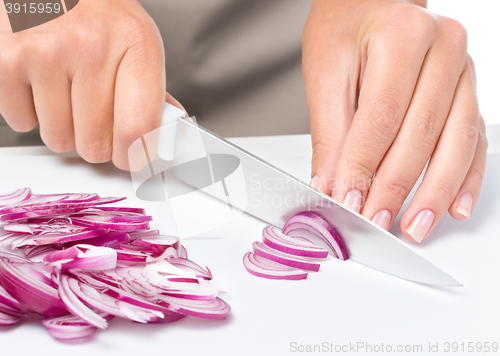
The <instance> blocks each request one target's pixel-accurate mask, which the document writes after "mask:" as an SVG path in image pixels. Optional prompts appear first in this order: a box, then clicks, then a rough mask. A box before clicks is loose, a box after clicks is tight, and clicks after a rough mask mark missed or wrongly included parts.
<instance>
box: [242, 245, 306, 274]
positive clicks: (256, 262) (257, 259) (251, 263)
mask: <svg viewBox="0 0 500 356" xmlns="http://www.w3.org/2000/svg"><path fill="white" fill-rule="evenodd" d="M243 265H244V266H245V268H246V270H247V271H248V272H250V273H251V274H253V275H255V276H257V277H263V278H269V279H289V280H299V279H306V278H307V272H304V271H302V270H301V269H298V268H293V267H288V266H285V265H282V264H280V263H276V262H274V261H271V260H268V259H267V258H264V257H261V256H259V255H256V254H255V253H253V252H251V251H248V252H247V253H246V254H245V256H244V257H243Z"/></svg>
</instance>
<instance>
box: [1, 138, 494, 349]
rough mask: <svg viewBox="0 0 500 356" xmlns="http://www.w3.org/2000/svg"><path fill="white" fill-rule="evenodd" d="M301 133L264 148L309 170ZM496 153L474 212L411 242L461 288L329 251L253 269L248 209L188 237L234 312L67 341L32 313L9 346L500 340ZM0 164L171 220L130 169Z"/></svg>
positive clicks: (293, 167)
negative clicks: (311, 267) (304, 262)
mask: <svg viewBox="0 0 500 356" xmlns="http://www.w3.org/2000/svg"><path fill="white" fill-rule="evenodd" d="M305 138H306V137H299V138H293V137H289V138H281V139H280V141H279V142H280V145H279V146H278V145H274V149H273V147H272V146H271V145H268V146H269V147H267V159H268V160H270V161H272V162H273V163H275V164H277V165H279V166H280V167H281V168H283V169H285V170H287V171H289V172H290V173H292V174H294V175H296V176H298V177H299V178H300V179H303V180H307V178H308V176H309V162H310V157H306V156H304V155H300V156H302V157H299V156H291V155H286V156H285V157H284V156H283V155H282V154H281V153H282V152H290V150H292V149H293V147H297V145H301V144H302V145H303V144H305V143H304V142H306V141H305ZM263 141H264V142H267V141H265V140H263ZM263 141H262V140H259V139H257V140H256V139H253V140H252V139H242V140H241V142H239V143H241V144H243V145H244V146H246V147H247V148H250V147H251V146H260V147H261V148H262V147H263V145H262V142H263ZM259 142H260V144H259ZM268 144H269V142H268ZM264 158H266V157H264ZM488 164H489V166H488V171H487V175H486V178H485V184H484V190H483V194H482V198H481V200H480V201H479V203H478V206H477V207H476V211H475V214H474V216H473V217H472V218H471V219H470V220H469V221H467V222H464V223H460V222H457V221H454V220H453V219H451V218H450V217H446V218H445V219H443V221H442V222H441V223H440V225H439V226H438V228H437V229H436V230H435V232H434V236H433V237H432V238H430V239H429V240H428V241H427V242H426V243H424V244H422V245H418V246H414V248H416V249H417V250H418V251H419V252H420V253H421V254H422V255H423V256H425V257H426V258H428V259H429V260H431V261H432V262H434V263H435V264H436V265H438V266H439V267H441V268H443V269H444V270H445V271H447V272H448V273H450V274H451V275H453V276H454V277H455V278H456V279H458V280H459V281H460V282H462V283H463V284H464V287H463V288H432V287H428V286H423V285H418V284H414V283H410V282H407V281H403V280H399V279H397V278H394V277H390V276H387V275H384V274H382V273H379V272H376V271H373V270H371V269H368V268H366V267H363V266H361V265H358V264H356V263H354V262H351V261H347V262H345V263H343V262H340V261H337V260H333V259H331V258H330V259H329V260H328V261H327V262H325V263H323V264H322V267H321V270H320V272H319V273H311V274H310V276H309V278H308V279H307V280H305V281H298V282H293V281H271V280H264V279H260V278H256V277H254V276H252V275H250V274H248V273H247V272H246V271H245V270H244V268H243V265H242V263H241V259H242V257H243V255H244V253H245V252H246V251H247V250H249V249H250V245H251V243H252V242H253V241H254V240H256V239H259V238H260V235H261V229H262V228H263V227H264V224H263V223H262V222H260V221H257V220H255V219H253V218H251V217H248V216H246V215H242V216H240V217H238V218H236V219H235V220H233V221H232V222H231V223H229V224H227V225H225V226H223V227H220V228H218V229H216V230H213V231H211V232H210V233H205V234H204V235H203V236H202V237H200V238H199V239H190V240H184V241H183V243H184V245H185V246H186V248H187V250H188V252H189V256H190V258H191V259H193V260H194V261H195V262H197V263H199V264H200V265H202V266H204V265H207V266H209V268H210V269H211V270H212V272H213V274H214V276H215V278H214V281H213V282H214V284H215V285H216V286H218V287H219V288H220V289H222V290H224V291H226V292H228V293H229V295H230V299H229V300H228V302H229V304H230V305H231V307H232V311H231V314H230V317H229V318H228V319H227V320H226V321H223V322H213V321H205V320H199V319H195V318H186V319H184V320H181V321H179V322H176V323H172V324H170V325H138V324H134V323H132V322H128V321H122V320H113V321H112V322H111V325H110V327H109V329H108V330H106V331H100V332H98V333H97V334H96V336H95V337H94V338H93V339H92V340H91V341H90V342H87V343H82V344H78V345H68V344H64V343H61V342H57V341H55V340H53V339H52V338H51V337H50V335H49V334H48V333H47V332H46V331H45V329H44V327H43V326H42V325H41V324H39V323H38V322H37V321H34V320H32V321H27V322H23V323H22V324H21V325H19V326H15V327H5V328H0V345H2V346H1V347H2V355H21V354H22V355H28V354H29V355H89V354H90V355H94V354H95V355H104V354H105V355H122V356H123V355H145V354H155V355H156V354H159V355H287V354H296V353H298V352H295V353H294V352H291V350H292V349H291V343H292V342H296V343H298V344H300V345H315V344H322V343H323V342H326V343H332V344H333V345H349V344H350V343H354V344H356V343H358V342H360V343H364V342H366V343H369V344H370V345H372V346H375V345H379V346H380V345H381V344H382V343H383V344H384V345H391V346H392V347H393V348H394V349H395V348H396V346H397V345H422V347H423V351H424V352H423V353H422V354H427V353H428V352H427V349H428V345H429V343H432V344H433V345H434V344H435V343H436V342H439V347H440V351H441V352H440V353H439V354H443V350H444V343H445V342H458V343H462V342H465V343H467V342H471V341H474V342H477V341H480V342H490V343H491V342H500V336H499V335H500V333H499V331H500V328H499V324H498V320H499V318H500V307H499V304H498V301H499V300H500V279H499V278H498V271H499V270H500V259H499V258H498V255H499V252H500V239H499V238H498V216H500V204H499V201H500V189H499V188H498V187H497V185H496V184H497V182H498V178H499V176H500V157H499V155H490V157H489V163H488ZM0 165H1V167H3V168H4V169H3V170H2V173H1V175H0V187H1V189H0V190H1V191H7V190H10V189H14V188H17V187H22V186H31V187H32V188H33V190H34V191H35V192H40V193H49V192H65V191H75V192H98V193H99V194H102V195H104V196H117V195H118V196H120V195H126V196H129V197H130V198H129V199H128V200H127V201H125V202H124V203H123V205H128V206H137V207H145V208H146V209H147V212H148V213H149V214H152V215H153V218H154V222H153V227H158V228H160V229H163V228H166V227H167V225H168V224H169V222H168V221H165V219H164V218H162V211H163V208H162V205H161V203H149V202H141V201H139V200H137V199H135V198H133V191H132V184H131V182H130V181H129V178H128V174H127V173H124V172H119V171H117V170H116V169H114V168H113V167H112V166H111V165H110V164H103V165H93V166H92V165H88V164H86V163H84V162H82V161H81V160H80V159H75V158H61V157H43V156H42V157H40V156H38V157H31V156H25V157H23V156H0ZM210 213H211V212H210V211H207V214H210ZM397 224H398V223H396V226H398V225H397ZM399 235H400V234H399ZM358 354H364V353H363V352H358ZM395 354H396V353H395ZM434 354H435V353H434ZM454 354H462V353H461V352H458V353H454ZM464 354H467V353H464ZM469 354H470V353H469Z"/></svg>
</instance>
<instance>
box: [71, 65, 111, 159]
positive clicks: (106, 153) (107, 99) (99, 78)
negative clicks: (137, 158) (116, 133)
mask: <svg viewBox="0 0 500 356" xmlns="http://www.w3.org/2000/svg"><path fill="white" fill-rule="evenodd" d="M104 57H105V56H104ZM93 58H94V59H93V60H89V61H88V62H86V63H82V64H80V66H79V69H78V71H77V72H76V74H75V75H74V77H73V80H72V88H71V102H72V111H73V126H74V132H75V146H76V150H77V152H78V154H79V155H80V156H81V157H82V158H83V159H85V160H86V161H88V162H90V163H103V162H107V161H109V160H110V159H111V155H112V148H113V103H114V78H115V76H116V70H115V69H114V68H113V62H112V61H110V62H107V63H105V62H104V60H103V59H102V58H103V57H101V59H97V58H99V57H97V56H96V57H93ZM115 68H116V67H115Z"/></svg>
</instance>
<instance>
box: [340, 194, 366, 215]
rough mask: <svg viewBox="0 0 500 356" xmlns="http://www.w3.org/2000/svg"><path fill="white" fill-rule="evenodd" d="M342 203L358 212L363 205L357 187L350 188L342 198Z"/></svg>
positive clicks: (361, 195)
mask: <svg viewBox="0 0 500 356" xmlns="http://www.w3.org/2000/svg"><path fill="white" fill-rule="evenodd" d="M344 205H345V206H347V207H348V208H351V209H352V210H354V211H355V212H357V213H359V212H360V211H361V207H362V206H363V194H362V193H361V191H360V190H358V189H352V190H351V191H349V193H347V195H346V196H345V199H344Z"/></svg>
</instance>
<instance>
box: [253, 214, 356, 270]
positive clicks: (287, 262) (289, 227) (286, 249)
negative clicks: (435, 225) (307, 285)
mask: <svg viewBox="0 0 500 356" xmlns="http://www.w3.org/2000/svg"><path fill="white" fill-rule="evenodd" d="M306 236H312V238H315V239H319V240H321V241H323V242H324V243H325V244H326V246H328V248H329V249H330V250H331V251H332V253H333V254H334V255H335V257H337V258H339V259H340V260H343V261H345V260H347V259H348V258H349V257H348V255H347V249H346V248H345V246H344V244H343V242H342V240H341V239H340V237H339V236H338V234H337V233H336V232H335V229H334V228H333V227H332V226H331V225H330V224H329V223H328V222H327V221H326V220H325V219H324V218H323V217H322V216H321V215H319V214H317V213H313V212H302V213H298V214H296V215H294V216H292V217H291V218H290V220H288V221H287V222H286V224H285V226H284V227H283V231H280V230H279V229H278V228H277V227H274V226H271V225H269V226H266V227H265V228H264V230H263V232H262V241H263V243H262V242H259V241H255V242H254V243H253V244H252V246H253V252H252V251H249V252H247V253H246V254H245V256H244V257H243V265H244V266H245V268H246V270H247V271H248V272H250V273H251V274H253V275H255V276H257V277H263V278H269V279H289V280H299V279H306V278H307V272H305V271H314V272H317V271H319V267H320V263H319V261H320V260H321V259H324V258H326V257H327V256H328V250H325V249H323V248H321V247H318V246H316V245H315V244H314V243H313V242H311V240H309V239H308V238H307V237H306Z"/></svg>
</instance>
